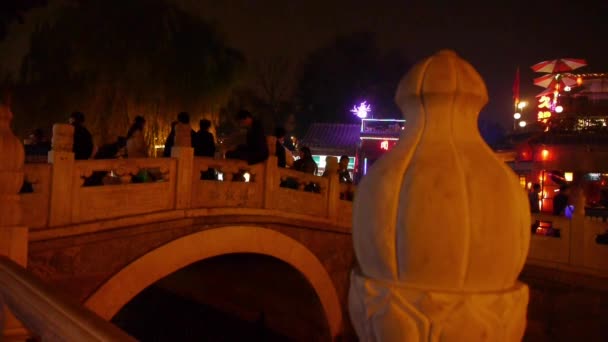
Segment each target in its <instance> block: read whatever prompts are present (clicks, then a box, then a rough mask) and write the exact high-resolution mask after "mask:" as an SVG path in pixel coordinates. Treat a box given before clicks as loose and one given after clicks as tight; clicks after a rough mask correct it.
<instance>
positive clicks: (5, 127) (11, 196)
mask: <svg viewBox="0 0 608 342" xmlns="http://www.w3.org/2000/svg"><path fill="white" fill-rule="evenodd" d="M12 118H13V113H12V112H11V109H10V107H9V106H7V105H4V104H2V103H0V180H1V181H0V203H2V206H1V207H0V227H3V226H14V225H18V224H20V223H21V207H20V206H19V196H18V193H19V189H21V186H22V185H23V162H24V160H25V153H24V151H23V145H22V144H21V142H20V141H19V139H18V138H17V137H16V136H15V135H14V134H13V132H12V131H11V127H10V123H11V120H12Z"/></svg>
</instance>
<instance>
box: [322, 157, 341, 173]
mask: <svg viewBox="0 0 608 342" xmlns="http://www.w3.org/2000/svg"><path fill="white" fill-rule="evenodd" d="M338 168H339V165H338V158H337V157H335V156H327V157H325V171H327V173H328V174H334V173H335V174H337V173H338Z"/></svg>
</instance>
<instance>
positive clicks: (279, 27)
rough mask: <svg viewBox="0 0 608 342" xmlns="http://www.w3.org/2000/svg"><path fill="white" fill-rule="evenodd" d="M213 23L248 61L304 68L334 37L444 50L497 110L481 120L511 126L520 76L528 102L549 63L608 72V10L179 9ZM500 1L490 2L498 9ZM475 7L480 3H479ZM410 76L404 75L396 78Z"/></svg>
mask: <svg viewBox="0 0 608 342" xmlns="http://www.w3.org/2000/svg"><path fill="white" fill-rule="evenodd" d="M181 1H183V2H185V3H188V4H186V5H185V6H186V7H190V8H193V9H194V10H195V11H197V12H199V13H201V15H202V16H203V17H205V18H207V19H210V20H212V21H213V22H215V23H216V24H217V25H218V27H219V29H220V30H221V31H222V32H223V33H224V35H225V36H226V37H227V39H228V41H229V43H230V44H232V45H233V46H234V47H236V48H239V49H241V50H243V51H244V52H245V53H246V54H247V55H248V56H249V57H253V58H257V57H263V56H277V55H285V56H289V57H292V58H293V59H294V60H301V59H302V58H304V57H305V56H306V54H307V53H309V52H310V51H312V50H313V49H315V48H317V47H319V46H321V45H323V44H327V43H329V42H331V41H332V40H333V39H334V38H335V36H336V35H338V34H343V33H348V32H354V31H371V32H376V33H377V34H378V37H379V39H380V42H381V44H382V46H383V47H384V48H399V49H401V50H402V51H403V52H404V54H405V55H406V56H407V57H408V58H409V59H411V60H412V61H417V60H419V59H421V58H423V57H425V56H428V55H429V54H432V53H434V52H436V51H437V50H440V49H442V48H451V49H454V50H456V51H457V52H458V53H459V54H460V55H461V56H463V57H464V58H465V59H467V60H469V61H470V62H471V63H472V64H473V66H475V67H476V68H477V70H478V71H479V72H480V73H481V75H482V76H483V77H484V79H485V80H486V83H487V86H488V90H489V94H490V103H489V104H488V106H487V107H486V108H485V109H484V110H483V111H482V118H485V119H491V120H493V121H498V122H500V123H502V124H503V125H505V126H506V127H508V125H510V123H511V121H510V120H511V115H512V109H511V108H512V92H511V88H512V85H513V79H514V76H515V69H516V67H517V66H518V65H520V66H521V72H522V74H521V81H522V98H523V99H526V98H529V99H533V96H534V95H535V94H536V93H538V92H540V91H542V88H539V87H535V86H533V85H532V78H533V77H534V76H537V75H538V76H540V74H534V73H533V72H532V71H531V70H530V68H529V66H531V65H533V64H535V63H537V62H540V61H542V60H546V59H554V58H559V57H573V58H585V59H587V61H588V63H589V66H588V67H586V68H584V69H581V71H601V72H608V38H607V35H608V19H607V18H608V1H606V0H604V1H599V0H596V1H568V2H566V1H561V0H556V1H542V2H538V5H535V4H534V2H535V1H528V2H525V3H521V4H509V5H491V4H489V3H490V1H487V2H486V3H487V4H485V5H474V2H471V3H470V4H469V5H466V4H463V2H462V1H460V2H459V4H458V5H456V4H454V3H456V1H436V0H435V1H433V0H428V1H423V4H419V3H417V2H415V1H406V0H401V1H391V0H376V1H369V0H366V1H362V0H350V1H346V0H334V1H331V0H325V1H315V0H308V1H295V0H291V1H285V0H224V1H218V0H213V1H212V0H181ZM492 2H493V1H492ZM477 3H481V4H483V2H481V1H477ZM395 72H397V73H403V72H404V71H403V70H395Z"/></svg>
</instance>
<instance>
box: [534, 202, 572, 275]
mask: <svg viewBox="0 0 608 342" xmlns="http://www.w3.org/2000/svg"><path fill="white" fill-rule="evenodd" d="M570 224H571V222H570V220H569V219H567V218H566V217H560V216H553V215H547V214H533V215H532V218H531V223H530V231H531V233H532V238H531V239H530V251H529V252H528V258H529V259H536V260H547V261H548V260H551V261H554V262H559V263H568V261H569V260H570Z"/></svg>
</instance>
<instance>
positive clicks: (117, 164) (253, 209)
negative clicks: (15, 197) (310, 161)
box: [20, 125, 608, 337]
mask: <svg viewBox="0 0 608 342" xmlns="http://www.w3.org/2000/svg"><path fill="white" fill-rule="evenodd" d="M53 139H54V149H53V151H51V152H50V153H49V160H48V163H41V164H26V165H25V178H26V180H27V181H28V182H30V183H32V185H33V190H34V191H33V192H32V193H24V194H21V196H20V197H21V206H22V208H23V211H24V225H25V226H27V227H29V251H28V260H27V264H28V269H29V270H30V271H31V272H33V273H34V274H36V275H37V276H38V277H40V278H42V279H43V280H45V281H46V282H47V283H49V284H51V285H53V286H54V287H56V288H60V289H62V290H63V291H64V292H66V293H67V294H68V295H70V296H72V297H74V298H76V299H78V300H79V301H80V302H81V303H83V304H84V305H85V306H87V307H88V308H90V309H91V310H92V311H94V312H96V313H98V314H99V315H100V316H101V317H103V318H105V319H111V318H112V317H113V316H114V315H115V314H116V313H117V312H119V311H120V310H121V308H122V307H123V306H124V305H125V304H126V303H128V302H129V301H130V300H131V299H133V298H134V297H135V296H136V295H138V293H140V292H141V291H143V290H144V289H145V288H146V287H148V286H149V285H151V284H153V283H155V282H157V281H158V280H160V279H162V278H163V277H165V276H168V275H170V274H172V273H174V272H176V271H178V270H180V269H182V268H184V267H186V266H188V265H191V264H193V263H196V262H198V261H201V260H205V259H209V258H212V257H215V256H221V255H226V254H233V253H253V254H262V255H268V256H272V257H274V258H276V259H279V260H281V261H283V262H285V263H287V264H289V265H291V267H293V268H294V269H296V270H297V271H299V273H301V274H302V275H303V276H304V277H305V279H306V280H307V281H308V283H309V284H310V286H311V287H312V288H313V289H314V291H315V293H316V295H317V296H318V298H319V301H320V303H321V306H322V309H323V312H324V315H325V317H324V318H325V320H326V322H327V325H328V328H329V333H330V334H331V335H332V336H333V337H336V336H339V335H342V334H343V333H344V332H345V331H346V333H347V334H348V333H349V331H350V328H349V323H348V322H349V320H348V313H347V309H346V308H347V304H346V303H347V290H348V277H349V270H350V268H351V266H352V264H353V260H354V258H353V249H352V241H351V233H350V230H351V226H352V222H351V217H352V205H351V202H349V201H346V200H343V199H342V198H345V197H347V196H342V195H343V194H344V193H346V192H351V191H354V189H353V188H352V187H350V186H348V185H345V184H340V183H339V182H338V179H337V177H332V178H323V177H316V176H312V175H307V174H303V173H299V172H294V171H292V170H287V169H281V168H278V167H277V166H276V165H277V162H276V159H275V158H274V157H271V158H270V159H268V161H266V162H265V163H262V164H258V165H247V164H246V163H244V162H240V161H233V160H217V159H211V158H199V157H194V155H193V151H192V148H190V147H182V146H177V147H175V148H174V150H173V152H172V155H173V157H172V158H149V159H115V160H87V161H74V157H73V154H72V152H71V146H70V143H69V141H71V139H72V137H71V135H70V134H69V128H66V127H65V126H62V125H56V127H55V132H54V137H53ZM269 145H270V146H274V142H272V141H271V142H270V144H269ZM498 157H499V158H503V159H504V160H509V159H510V158H508V157H509V156H506V157H505V156H503V155H498ZM209 168H213V169H215V170H217V171H218V172H220V173H222V175H223V181H217V180H205V179H202V178H204V177H201V175H202V174H203V173H204V172H205V171H207V170H208V169H209ZM141 170H148V171H149V173H151V174H153V175H155V176H156V179H157V180H156V181H154V182H146V183H133V182H132V179H133V178H132V176H133V175H136V174H138V173H139V172H140V171H141ZM95 172H108V173H110V174H112V175H113V176H114V177H113V178H112V179H113V182H110V183H112V184H113V185H101V186H86V185H85V184H86V179H87V178H89V177H91V176H92V175H95ZM243 173H248V175H249V176H248V178H249V181H248V182H245V181H241V178H240V177H236V176H235V175H240V174H243ZM288 178H289V179H291V180H295V182H296V183H297V184H298V187H297V189H291V188H286V187H281V183H282V182H283V181H284V180H286V179H288ZM311 182H313V183H315V184H317V185H318V189H319V192H307V191H304V188H305V186H306V185H307V184H309V183H311ZM577 207H578V208H579V210H577V212H576V213H575V215H574V217H573V219H572V220H568V219H566V218H562V217H553V216H547V215H543V214H537V215H533V217H532V222H535V221H536V220H539V221H542V222H548V223H549V224H552V226H553V227H554V228H557V229H559V230H560V231H561V236H560V237H549V236H539V235H533V236H532V240H531V245H530V253H529V257H528V262H527V266H526V268H525V269H524V272H523V279H524V280H525V281H526V282H528V283H531V282H532V283H534V282H535V281H536V279H540V281H539V282H540V284H545V283H547V279H549V280H550V281H551V282H553V281H560V282H567V283H572V284H574V285H575V286H586V287H592V288H594V289H595V288H598V286H599V287H601V289H602V290H606V289H605V286H603V285H602V286H600V285H597V284H600V283H601V282H599V281H591V280H584V279H605V277H606V274H608V263H607V261H606V260H608V259H607V258H606V256H607V255H608V254H607V253H608V249H606V246H605V245H601V244H598V243H597V241H596V235H597V234H599V233H602V232H604V231H605V229H606V224H605V223H603V222H598V221H596V220H590V219H589V218H588V217H585V214H584V212H583V211H582V210H580V208H582V207H583V206H582V204H580V205H578V206H577ZM581 273H583V274H586V275H588V276H589V277H591V278H581V277H579V276H577V274H581ZM566 277H567V278H568V280H567V281H566V280H564V279H566ZM598 277H599V278H598ZM581 279H583V280H584V284H583V283H581V281H582V280H581ZM542 286H544V285H542ZM542 286H541V287H540V288H541V289H542ZM534 291H537V292H534ZM542 291H544V290H534V287H533V294H532V301H531V303H530V306H531V307H539V308H541V309H538V310H536V309H535V310H532V311H531V312H532V313H531V316H530V317H529V319H530V321H529V327H531V329H544V328H537V327H539V326H544V325H542V324H544V323H538V324H537V323H536V322H543V320H545V318H543V317H540V316H539V317H535V316H534V315H535V312H536V311H538V312H544V311H543V310H545V309H543V308H542V303H541V302H536V301H535V298H536V297H535V296H537V295H536V294H535V293H541V292H542ZM538 296H540V295H538ZM538 298H541V297H538ZM543 315H544V314H543Z"/></svg>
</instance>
